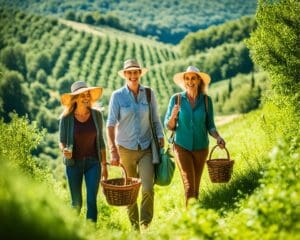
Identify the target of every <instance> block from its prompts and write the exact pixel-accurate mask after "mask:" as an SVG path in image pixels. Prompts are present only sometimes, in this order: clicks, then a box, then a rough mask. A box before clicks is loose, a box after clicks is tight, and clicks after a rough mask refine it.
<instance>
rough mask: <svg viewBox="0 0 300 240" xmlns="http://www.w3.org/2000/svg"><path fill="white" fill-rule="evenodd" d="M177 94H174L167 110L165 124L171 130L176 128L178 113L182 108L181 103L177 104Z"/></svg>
mask: <svg viewBox="0 0 300 240" xmlns="http://www.w3.org/2000/svg"><path fill="white" fill-rule="evenodd" d="M175 97H176V95H174V96H172V97H171V99H170V102H169V106H168V109H167V112H166V116H165V121H164V125H165V127H166V128H168V129H169V130H174V129H175V127H176V123H177V118H178V113H179V110H180V106H179V104H175Z"/></svg>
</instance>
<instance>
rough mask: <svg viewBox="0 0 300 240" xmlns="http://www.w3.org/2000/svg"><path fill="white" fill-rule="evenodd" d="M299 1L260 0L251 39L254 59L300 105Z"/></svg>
mask: <svg viewBox="0 0 300 240" xmlns="http://www.w3.org/2000/svg"><path fill="white" fill-rule="evenodd" d="M299 15H300V2H299V1H295V0H278V1H271V0H259V6H258V11H257V16H256V17H257V18H256V20H257V24H258V28H257V30H256V31H255V32H254V34H253V35H252V37H251V38H250V40H249V41H248V45H249V47H250V49H251V53H252V56H253V59H254V61H255V62H256V63H257V64H258V65H260V66H261V67H263V68H264V70H266V71H267V72H268V73H269V75H270V80H271V82H272V86H273V88H274V89H275V91H276V92H277V93H278V94H280V95H283V96H285V97H289V98H290V99H291V101H292V102H293V103H295V104H294V105H295V106H296V108H297V109H298V110H299V108H300V105H299V102H300V94H299V91H300V81H299V76H300V18H299Z"/></svg>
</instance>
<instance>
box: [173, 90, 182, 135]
mask: <svg viewBox="0 0 300 240" xmlns="http://www.w3.org/2000/svg"><path fill="white" fill-rule="evenodd" d="M176 104H178V106H179V108H180V104H181V94H180V93H177V94H176V98H175V105H176ZM176 125H177V119H176V120H175V128H174V130H173V132H174V131H175V130H176ZM173 134H174V133H173Z"/></svg>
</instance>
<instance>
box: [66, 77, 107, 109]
mask: <svg viewBox="0 0 300 240" xmlns="http://www.w3.org/2000/svg"><path fill="white" fill-rule="evenodd" d="M86 91H89V92H90V94H91V102H92V103H94V102H96V101H97V100H98V99H99V98H100V97H101V96H102V92H103V89H102V88H101V87H88V86H87V85H86V83H85V82H83V81H77V82H74V83H73V84H72V86H71V93H65V94H63V95H62V96H61V98H60V101H61V103H62V104H63V105H65V106H68V105H70V103H71V100H72V97H73V96H75V95H78V94H80V93H83V92H86Z"/></svg>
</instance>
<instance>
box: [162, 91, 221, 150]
mask: <svg viewBox="0 0 300 240" xmlns="http://www.w3.org/2000/svg"><path fill="white" fill-rule="evenodd" d="M180 94H181V103H180V110H179V113H178V120H177V126H176V131H175V139H174V141H175V143H176V144H178V145H179V146H181V147H183V148H185V149H187V150H189V151H194V150H201V149H206V148H208V145H209V140H208V132H214V131H216V126H215V123H214V114H213V104H212V100H211V98H210V97H209V96H208V124H207V125H208V126H206V123H205V118H206V112H205V96H204V94H203V93H200V94H199V96H198V97H197V99H196V103H195V107H194V108H192V106H191V105H190V103H189V100H188V98H187V95H186V92H181V93H180ZM176 95H177V94H174V95H173V96H172V97H171V99H170V102H169V106H168V110H167V113H166V116H165V121H164V125H165V127H167V124H168V122H169V120H170V117H171V113H172V109H173V107H174V105H175V98H176Z"/></svg>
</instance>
